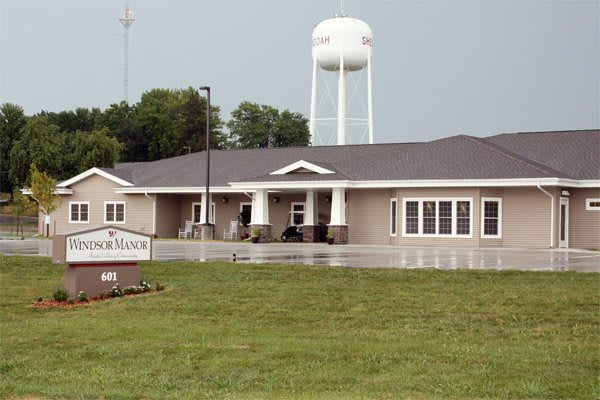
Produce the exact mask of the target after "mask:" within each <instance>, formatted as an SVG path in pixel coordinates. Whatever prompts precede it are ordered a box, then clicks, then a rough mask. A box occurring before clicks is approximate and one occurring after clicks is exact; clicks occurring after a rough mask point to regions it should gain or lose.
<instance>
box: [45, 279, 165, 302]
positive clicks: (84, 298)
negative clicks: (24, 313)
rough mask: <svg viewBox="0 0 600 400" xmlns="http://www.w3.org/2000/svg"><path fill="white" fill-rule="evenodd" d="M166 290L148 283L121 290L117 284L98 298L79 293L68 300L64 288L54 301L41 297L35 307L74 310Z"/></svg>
mask: <svg viewBox="0 0 600 400" xmlns="http://www.w3.org/2000/svg"><path fill="white" fill-rule="evenodd" d="M164 289H165V287H164V285H161V284H160V283H158V282H157V283H156V286H155V288H154V289H152V286H150V284H149V283H147V282H146V281H142V282H140V285H139V286H133V285H132V286H126V287H124V288H121V287H120V286H119V284H118V283H117V284H116V285H115V286H113V287H112V288H111V289H110V290H103V291H102V292H100V294H99V295H98V297H93V298H90V297H88V295H87V293H85V292H83V291H81V292H79V294H78V296H77V298H76V299H73V298H68V296H67V294H66V290H65V289H64V288H56V289H55V290H54V293H53V300H44V299H42V298H41V297H40V298H39V299H38V301H37V302H36V303H34V304H33V306H34V307H39V308H53V307H58V308H72V307H76V306H80V305H85V304H90V303H97V302H99V301H107V300H111V299H114V298H116V297H125V296H134V295H139V294H148V293H155V292H160V291H163V290H164Z"/></svg>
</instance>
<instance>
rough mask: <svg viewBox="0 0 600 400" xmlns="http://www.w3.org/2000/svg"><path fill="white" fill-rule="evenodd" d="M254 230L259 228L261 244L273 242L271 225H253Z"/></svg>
mask: <svg viewBox="0 0 600 400" xmlns="http://www.w3.org/2000/svg"><path fill="white" fill-rule="evenodd" d="M252 228H258V230H259V231H260V233H259V234H258V242H259V243H269V242H270V241H271V225H252Z"/></svg>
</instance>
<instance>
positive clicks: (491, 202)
mask: <svg viewBox="0 0 600 400" xmlns="http://www.w3.org/2000/svg"><path fill="white" fill-rule="evenodd" d="M481 237H498V238H499V237H502V199H501V198H491V197H482V198H481Z"/></svg>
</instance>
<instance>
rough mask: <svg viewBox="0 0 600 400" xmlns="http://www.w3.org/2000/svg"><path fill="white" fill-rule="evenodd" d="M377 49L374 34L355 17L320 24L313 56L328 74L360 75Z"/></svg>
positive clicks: (336, 18)
mask: <svg viewBox="0 0 600 400" xmlns="http://www.w3.org/2000/svg"><path fill="white" fill-rule="evenodd" d="M372 48H373V31H371V28H370V27H369V25H367V23H366V22H364V21H361V20H360V19H356V18H351V17H335V18H330V19H326V20H324V21H322V22H320V23H319V24H318V25H317V26H315V29H314V30H313V34H312V56H313V59H316V61H317V63H318V65H319V67H320V68H322V69H324V70H326V71H337V70H339V69H340V56H341V55H343V60H344V70H346V71H358V70H360V69H363V68H365V67H366V66H367V61H368V59H369V57H370V55H371V51H372Z"/></svg>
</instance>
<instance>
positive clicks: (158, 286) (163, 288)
mask: <svg viewBox="0 0 600 400" xmlns="http://www.w3.org/2000/svg"><path fill="white" fill-rule="evenodd" d="M156 290H158V291H160V290H165V285H161V284H160V282H156Z"/></svg>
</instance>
